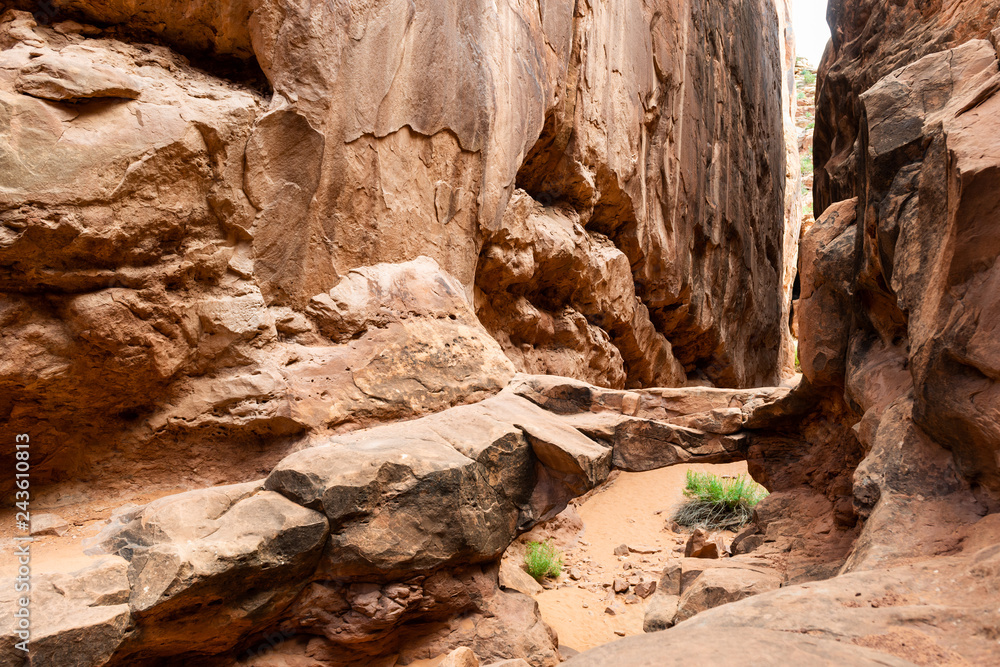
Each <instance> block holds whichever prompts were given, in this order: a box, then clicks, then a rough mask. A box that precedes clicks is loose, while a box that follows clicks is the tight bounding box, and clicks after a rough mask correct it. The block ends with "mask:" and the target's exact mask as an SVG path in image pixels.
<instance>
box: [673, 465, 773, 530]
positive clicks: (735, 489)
mask: <svg viewBox="0 0 1000 667" xmlns="http://www.w3.org/2000/svg"><path fill="white" fill-rule="evenodd" d="M684 495H685V497H687V498H688V500H687V501H686V502H685V503H684V504H683V505H681V506H680V507H679V508H678V509H677V511H676V512H675V513H674V521H676V522H677V523H679V524H681V525H682V526H703V527H705V528H714V529H720V530H732V529H736V528H739V527H740V526H742V525H744V524H746V523H747V522H749V521H750V519H751V518H752V516H753V508H754V507H756V506H757V503H759V502H760V501H761V500H763V499H764V498H766V497H767V491H766V490H765V489H764V487H762V486H761V485H760V484H757V482H755V481H753V480H752V479H750V478H749V477H747V476H746V475H739V476H737V477H729V478H720V477H718V476H717V475H713V474H711V473H706V472H694V471H693V470H689V471H688V473H687V484H686V485H685V487H684Z"/></svg>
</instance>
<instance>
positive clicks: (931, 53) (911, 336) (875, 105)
mask: <svg viewBox="0 0 1000 667" xmlns="http://www.w3.org/2000/svg"><path fill="white" fill-rule="evenodd" d="M998 12H1000V3H996V2H992V3H987V4H985V5H983V4H982V3H979V4H976V5H975V6H973V4H972V3H963V2H953V3H946V4H945V5H942V4H941V3H923V4H918V5H914V4H913V3H899V4H893V3H874V2H834V3H833V4H832V5H831V9H830V18H831V22H832V27H833V32H834V35H835V39H834V45H833V47H832V49H829V50H828V51H827V53H826V55H825V56H824V60H823V64H822V67H821V71H820V74H819V81H818V86H819V91H820V98H819V102H818V105H817V118H818V119H822V120H821V121H818V122H817V132H816V139H815V141H816V156H817V165H818V166H819V165H824V167H823V169H821V170H818V171H817V182H816V198H817V202H826V203H830V202H833V203H832V204H831V205H830V206H829V207H828V208H827V209H826V211H825V212H823V213H822V214H821V215H820V216H818V217H817V221H816V224H815V225H814V226H813V227H812V228H811V229H810V230H809V231H808V232H807V233H806V235H805V237H804V238H803V241H802V247H801V263H800V273H801V287H802V291H801V299H800V301H799V304H798V307H797V313H798V318H799V321H798V331H799V334H800V340H799V342H800V355H801V361H802V370H803V374H804V376H805V381H804V383H803V384H802V386H800V387H799V389H797V390H796V392H794V399H793V401H791V402H790V403H788V404H787V405H786V407H789V408H791V406H792V405H793V404H794V403H795V401H796V400H797V401H799V402H798V404H797V407H795V408H791V411H792V412H796V411H797V414H798V416H799V418H800V419H802V420H803V424H806V425H807V426H806V427H805V428H803V429H800V430H799V437H800V438H803V439H805V440H806V441H807V442H809V443H811V446H804V447H803V446H801V445H800V447H799V451H797V452H796V453H794V454H792V455H791V456H788V455H787V454H788V450H787V449H782V447H781V445H780V443H779V442H775V443H771V445H770V446H768V445H766V444H764V441H763V440H762V441H761V447H760V449H759V453H760V455H761V457H762V459H763V460H764V464H763V465H762V466H761V467H762V468H763V469H767V468H768V463H767V462H768V461H770V462H771V464H773V465H772V466H771V469H770V474H771V475H772V476H773V477H775V478H776V479H781V480H783V481H786V482H787V486H788V488H792V487H794V486H796V485H800V486H801V485H807V486H810V487H811V488H813V489H818V490H820V491H821V492H822V493H824V494H826V496H827V497H828V498H829V499H830V500H831V501H833V502H834V504H835V505H837V506H839V510H838V511H837V515H838V519H839V520H842V521H843V524H844V526H845V527H846V526H848V525H849V524H850V521H851V519H850V516H849V515H850V514H851V512H849V511H848V512H846V514H845V511H844V510H845V507H844V501H845V500H846V499H847V498H848V497H853V513H854V514H856V515H857V516H858V517H859V518H860V519H861V520H862V522H861V523H860V524H859V525H861V526H862V530H861V533H860V537H859V538H858V541H857V542H856V543H855V545H854V546H853V547H852V549H851V551H850V555H849V558H848V559H847V561H846V568H847V569H848V570H851V569H865V568H870V567H872V566H875V565H878V566H889V565H892V564H894V563H897V562H900V561H901V560H903V559H906V558H914V557H921V556H934V555H939V554H941V553H947V552H949V550H953V551H954V550H957V549H959V548H960V547H961V543H962V539H963V538H962V537H961V535H962V533H963V530H966V529H967V527H968V526H970V525H972V524H973V523H975V522H976V521H977V520H979V518H980V517H981V516H983V515H984V514H987V513H989V512H995V511H996V510H997V509H998V508H1000V430H998V427H997V424H998V416H1000V375H998V373H997V369H998V368H1000V356H998V355H1000V351H998V348H997V345H996V340H997V336H996V329H997V326H998V325H997V295H998V294H1000V292H998V290H997V289H996V287H997V284H998V283H997V280H998V279H1000V267H998V265H997V262H996V260H997V257H998V256H1000V187H998V185H1000V183H998V181H997V174H998V172H1000V150H998V149H997V140H996V137H997V136H998V129H1000V127H998V122H997V118H998V117H1000V116H998V111H1000V108H998V104H1000V63H998V59H997V49H996V42H997V39H996V38H997V35H998V32H997V31H996V30H995V29H994V30H993V32H992V34H990V29H992V28H994V27H995V25H996V17H997V15H998ZM876 36H878V39H875V37H876ZM982 36H987V37H989V39H981V38H980V37H982ZM845 197H846V198H845ZM805 415H811V416H809V417H805ZM812 419H818V420H819V423H823V422H825V423H826V424H827V426H826V428H825V430H816V429H813V430H812V432H809V427H808V424H809V423H811V422H810V420H812ZM852 424H853V428H852V429H851V430H850V431H847V430H845V429H844V426H848V425H852ZM772 425H773V424H772ZM785 426H786V427H789V426H790V424H789V423H788V422H786V423H785ZM821 452H835V453H836V456H835V457H834V459H831V458H830V457H829V456H827V460H826V462H825V463H820V464H819V465H814V464H815V462H816V459H817V457H818V456H820V453H821ZM769 457H770V458H769ZM837 457H839V459H840V460H839V461H837V460H835V459H836V458H837ZM806 464H809V465H808V466H807V470H808V471H809V472H808V474H807V475H806V476H805V477H803V476H800V475H799V473H800V472H801V471H802V469H803V466H806ZM855 466H856V468H855ZM821 471H822V472H821ZM851 471H853V472H851ZM845 473H848V474H850V479H849V483H850V487H852V488H851V490H849V487H848V486H847V484H845V482H847V481H848V480H847V479H846V476H845Z"/></svg>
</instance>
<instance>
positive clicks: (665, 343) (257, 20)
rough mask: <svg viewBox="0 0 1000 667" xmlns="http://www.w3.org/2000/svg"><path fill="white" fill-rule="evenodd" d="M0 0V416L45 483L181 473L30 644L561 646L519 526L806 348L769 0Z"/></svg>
mask: <svg viewBox="0 0 1000 667" xmlns="http://www.w3.org/2000/svg"><path fill="white" fill-rule="evenodd" d="M26 10H30V11H31V12H33V13H29V12H28V11H26ZM0 12H2V13H0V137H2V138H0V167H2V168H0V173H2V177H0V336H2V338H3V345H4V352H5V354H4V356H3V359H2V361H0V421H2V422H3V427H2V428H0V439H2V440H3V441H4V442H12V441H13V437H14V434H16V433H27V434H29V435H30V437H31V457H32V458H31V465H32V468H31V470H32V480H33V485H34V486H33V487H32V489H33V493H35V492H36V489H37V493H38V494H39V495H41V496H43V497H44V496H45V495H46V494H48V495H49V497H57V496H60V495H61V494H63V493H64V492H65V493H66V494H67V495H69V496H72V494H73V493H77V494H87V493H89V492H90V490H92V489H94V488H100V489H102V490H104V491H105V492H106V493H107V496H108V497H112V498H116V499H121V498H128V497H138V496H140V495H143V496H145V499H146V500H148V499H149V497H150V496H160V495H164V494H165V493H167V492H168V491H169V492H171V493H174V494H175V495H169V496H167V497H164V498H160V499H159V500H156V501H154V502H152V503H145V501H144V504H143V506H142V507H141V508H138V509H133V510H128V511H123V512H121V513H120V514H119V515H118V516H117V518H116V520H115V522H114V523H113V525H112V526H111V527H110V528H109V530H108V532H107V533H106V534H105V535H104V536H103V537H102V539H101V543H102V544H103V545H104V546H105V547H106V548H107V549H108V550H109V551H113V552H114V553H116V554H118V556H119V557H120V558H121V559H122V560H115V559H112V560H109V561H106V562H105V563H104V564H103V565H101V568H103V569H101V572H102V573H103V574H101V575H100V576H101V577H104V576H107V577H108V578H109V581H113V582H115V583H114V586H112V587H111V588H113V590H111V589H109V591H101V590H93V589H92V588H87V587H86V586H83V584H81V586H83V588H81V589H80V590H79V591H76V590H75V589H73V590H72V591H71V593H67V594H66V601H65V606H63V607H60V606H59V604H57V603H58V600H57V599H56V598H55V597H52V599H51V600H48V598H46V599H47V600H48V601H47V602H45V604H46V605H49V603H50V602H51V603H52V605H54V606H52V605H50V607H46V608H52V609H56V611H55V612H52V613H51V614H46V620H44V621H41V622H40V624H39V626H38V628H37V630H38V637H40V639H39V642H40V643H39V646H40V647H42V648H39V651H41V652H40V653H39V654H38V655H39V656H41V657H39V660H40V661H43V662H44V661H45V660H48V662H49V664H59V663H60V662H64V663H66V664H72V660H74V659H77V660H78V661H82V662H86V663H89V664H111V665H126V664H128V665H131V664H151V665H155V664H171V663H173V664H179V663H180V662H183V663H185V664H192V665H194V664H196V663H197V661H207V662H209V663H215V664H224V663H225V662H226V661H228V660H230V659H231V658H233V655H235V654H238V653H239V652H240V651H242V650H249V649H252V648H253V647H254V646H255V645H258V644H259V643H260V641H262V637H269V636H271V635H270V634H268V633H279V634H280V636H282V637H285V638H286V641H284V643H283V645H287V647H288V648H289V650H290V651H292V653H295V652H296V651H298V654H297V655H298V657H299V658H302V659H303V660H305V659H306V657H308V659H310V660H315V661H318V662H320V663H322V664H324V665H333V664H338V663H340V664H358V662H365V661H370V660H373V659H375V658H376V657H385V656H386V655H390V654H393V653H396V654H400V655H401V658H400V659H402V660H413V659H417V658H429V657H433V656H434V655H436V654H438V653H441V652H444V651H445V650H450V649H451V648H454V647H455V646H457V645H468V646H470V647H472V648H473V649H474V650H475V652H476V654H477V655H478V656H479V657H480V658H482V659H484V660H494V659H496V660H499V659H501V658H507V657H520V656H524V657H530V658H531V660H532V662H533V663H534V664H536V665H543V664H552V663H554V662H555V660H556V659H557V656H556V652H555V646H556V644H555V641H554V638H553V637H551V636H550V633H549V632H548V630H547V628H545V626H544V624H542V623H541V622H540V621H539V618H538V614H537V609H536V608H535V606H534V605H533V603H532V602H531V601H530V600H528V599H527V598H525V597H524V596H520V595H517V594H514V593H508V592H504V591H501V590H499V589H498V587H497V561H498V559H499V556H500V554H501V553H502V551H503V550H504V549H505V548H506V546H507V545H508V544H509V543H510V541H511V540H512V539H513V538H514V537H515V536H516V535H517V534H518V533H519V532H521V531H524V530H526V529H528V528H530V527H531V526H532V525H534V524H535V523H537V522H539V521H541V520H544V519H545V518H548V517H551V516H552V515H554V514H555V513H556V512H558V511H559V510H560V509H561V508H562V507H563V506H564V505H565V503H566V501H567V500H568V499H569V498H571V497H573V496H576V495H579V494H581V493H584V492H586V491H587V490H589V489H591V488H593V487H594V486H596V485H598V484H600V483H601V482H602V481H603V480H604V479H606V477H607V475H608V473H609V471H610V470H611V468H612V467H617V468H620V469H625V470H646V469H650V468H653V467H658V466H662V465H670V464H672V463H677V462H683V461H705V462H712V461H731V460H737V459H741V458H745V457H747V456H748V455H749V452H750V450H751V448H752V443H751V438H750V437H749V436H748V435H747V434H746V433H745V432H744V424H745V423H746V422H747V421H748V420H750V418H751V416H752V413H753V412H754V410H756V409H759V408H760V407H761V405H764V404H767V403H769V402H771V401H774V400H776V399H777V398H779V397H780V396H781V395H782V393H783V392H782V391H780V390H775V389H768V390H762V391H751V390H743V389H737V388H738V387H747V386H757V385H768V384H775V383H776V382H775V381H776V380H777V378H778V376H779V373H780V367H781V364H782V360H785V361H787V358H788V352H789V349H788V345H789V339H788V336H787V304H785V303H784V302H783V300H784V299H786V297H787V292H788V289H789V287H790V276H791V274H792V258H793V256H794V251H793V249H792V247H791V244H790V243H789V239H791V238H793V237H794V236H795V234H794V233H793V232H789V231H788V228H787V227H786V226H785V224H784V220H785V217H786V207H792V206H793V205H794V202H793V201H792V200H790V199H788V198H786V187H787V186H786V183H787V182H789V179H792V180H794V178H795V169H794V165H790V164H788V163H787V156H786V150H785V145H784V140H783V123H784V122H785V121H787V120H788V118H789V113H788V111H789V107H788V104H789V100H790V90H789V88H788V85H787V81H788V77H787V75H788V74H789V73H790V69H789V62H788V57H787V56H788V53H789V50H788V35H787V32H786V31H785V27H784V26H785V24H786V23H787V8H786V7H785V5H784V4H782V5H781V10H780V11H776V9H775V6H774V4H773V3H772V1H771V0H737V1H734V2H726V3H710V2H706V1H705V0H688V1H686V2H683V3H675V2H666V1H664V0H616V1H615V2H611V3H588V2H582V1H573V0H545V1H544V2H527V1H523V0H504V1H503V2H500V3H490V2H472V3H468V2H458V1H452V2H431V3H411V2H407V1H403V0H384V1H381V2H374V3H329V2H294V1H292V0H237V1H235V2H222V1H217V0H203V1H195V2H180V1H176V0H167V1H166V2H162V1H157V2H153V1H148V0H138V1H136V2H122V1H121V0H97V1H95V2H81V1H78V0H52V1H51V2H45V3H37V2H30V1H28V0H13V1H4V2H0ZM68 19H72V20H68ZM94 24H96V25H94ZM792 217H793V218H795V217H796V216H792ZM517 371H522V372H531V373H547V374H561V375H566V376H570V377H569V378H559V379H557V380H553V379H545V378H535V379H530V378H529V379H525V378H523V377H522V378H520V379H518V380H517V381H516V382H514V383H513V384H511V379H512V378H513V377H514V375H515V373H516V372H517ZM685 384H692V385H697V386H696V387H695V388H691V389H689V390H684V389H673V390H672V389H664V388H663V387H683V386H684V385H685ZM704 385H715V387H726V388H723V389H716V388H715V387H705V386H704ZM505 387H509V388H508V389H506V390H505ZM626 387H627V388H628V389H629V390H636V391H625V388H626ZM649 387H660V388H659V389H657V390H655V391H643V390H644V389H647V388H649ZM502 390H503V391H502ZM567 396H571V397H572V400H569V401H567V398H566V397H567ZM550 406H555V407H550ZM386 422H389V423H386ZM396 422H398V423H396ZM9 452H10V450H9V449H5V450H4V454H3V455H2V457H6V458H3V461H8V462H9V460H8V459H9ZM2 457H0V458H2ZM6 479H10V477H8V478H6ZM261 480H264V481H261ZM4 484H9V483H8V482H4ZM206 487H207V488H206ZM183 489H187V490H188V491H187V493H180V494H177V493H176V492H177V491H178V490H183ZM7 491H8V487H3V489H2V492H3V494H5V493H7ZM0 495H2V494H0ZM118 502H120V500H118ZM123 572H124V576H125V577H127V579H128V585H127V587H125V586H124V584H123V581H122V576H123ZM91 574H92V573H89V571H88V572H83V573H80V574H78V575H74V577H72V579H73V580H74V581H78V580H79V581H90V577H91ZM109 586H110V584H109ZM59 590H67V589H66V588H65V587H63V588H60V589H59ZM105 593H107V594H105ZM84 608H85V609H84ZM77 611H79V613H77ZM56 612H58V613H56ZM9 620H10V619H4V622H5V623H7V622H8V621H9ZM7 629H8V628H7V626H6V625H5V626H4V631H5V632H6V631H7ZM9 637H10V635H9V633H8V634H5V635H4V642H6V641H7V639H9ZM506 637H516V638H517V640H516V641H511V640H508V639H505V638H506ZM60 638H62V639H64V640H66V641H67V642H70V641H71V642H72V643H65V644H62V645H60V644H59V640H60ZM50 639H51V641H49V640H50ZM83 643H86V644H87V645H88V647H89V648H88V651H89V652H88V653H86V654H84V653H79V652H73V651H71V650H69V649H67V648H66V647H67V646H76V645H77V644H83ZM2 646H3V650H5V651H6V650H8V649H9V648H10V647H9V646H8V643H3V644H2ZM46 647H48V648H46ZM45 651H52V653H46V652H45ZM59 651H62V652H63V653H58V652H59ZM234 652H235V653H234ZM73 656H76V658H74V657H73ZM15 657H16V656H14V657H11V655H10V654H9V653H8V654H5V656H4V659H5V660H8V659H10V660H14V659H15Z"/></svg>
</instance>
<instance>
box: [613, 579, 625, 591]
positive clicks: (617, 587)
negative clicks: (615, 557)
mask: <svg viewBox="0 0 1000 667" xmlns="http://www.w3.org/2000/svg"><path fill="white" fill-rule="evenodd" d="M611 587H612V588H613V589H614V591H615V593H625V592H627V591H628V582H627V581H625V580H624V579H619V578H617V577H616V578H615V580H614V583H612V584H611Z"/></svg>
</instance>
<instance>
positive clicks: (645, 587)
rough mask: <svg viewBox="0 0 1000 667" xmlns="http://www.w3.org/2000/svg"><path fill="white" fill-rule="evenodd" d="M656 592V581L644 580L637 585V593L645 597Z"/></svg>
mask: <svg viewBox="0 0 1000 667" xmlns="http://www.w3.org/2000/svg"><path fill="white" fill-rule="evenodd" d="M655 592H656V582H655V581H644V582H642V583H640V584H639V585H638V586H636V587H635V594H636V595H638V596H639V597H641V598H643V599H645V598H648V597H649V596H650V595H652V594H653V593H655Z"/></svg>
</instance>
